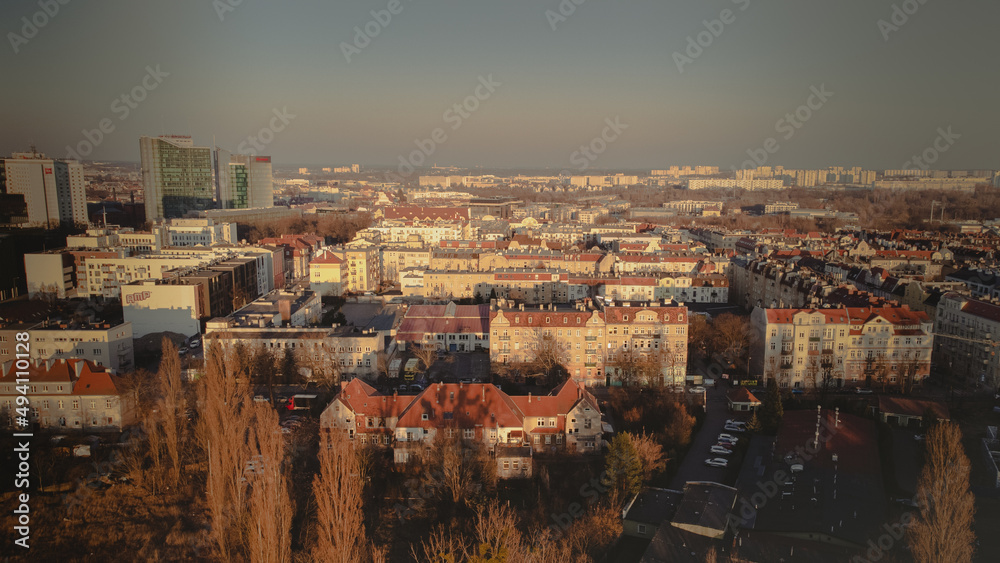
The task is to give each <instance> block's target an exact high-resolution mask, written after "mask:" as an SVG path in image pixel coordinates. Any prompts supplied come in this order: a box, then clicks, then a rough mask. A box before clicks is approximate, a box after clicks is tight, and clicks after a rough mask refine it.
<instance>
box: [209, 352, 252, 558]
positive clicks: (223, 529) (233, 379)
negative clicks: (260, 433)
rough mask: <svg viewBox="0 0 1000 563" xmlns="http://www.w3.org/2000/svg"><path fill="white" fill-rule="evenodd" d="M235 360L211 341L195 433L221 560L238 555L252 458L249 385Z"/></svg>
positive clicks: (245, 511) (211, 520)
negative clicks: (205, 465) (205, 464)
mask: <svg viewBox="0 0 1000 563" xmlns="http://www.w3.org/2000/svg"><path fill="white" fill-rule="evenodd" d="M238 365H239V362H238V361H237V360H236V359H235V358H233V357H232V355H231V354H228V355H227V354H225V353H224V352H222V351H220V350H219V349H218V348H217V347H213V348H212V349H211V351H210V352H208V354H207V357H206V358H205V376H204V377H203V378H202V379H201V381H200V386H199V389H198V391H199V404H200V405H201V411H200V416H199V417H198V437H199V441H200V445H201V450H202V451H203V452H204V455H205V459H206V460H207V461H208V471H207V474H206V476H205V496H206V501H207V502H206V504H207V506H208V513H209V521H210V522H211V529H212V538H213V540H214V542H215V545H216V547H217V549H218V551H219V558H220V559H222V560H226V561H229V560H234V559H239V557H238V555H239V552H240V547H241V546H242V545H243V529H242V526H243V523H244V522H245V518H246V517H247V515H246V513H247V502H246V501H247V485H246V482H247V481H246V479H245V477H244V472H245V471H246V469H247V465H248V462H249V461H250V456H251V452H250V447H249V444H248V443H247V429H248V428H250V426H251V423H252V416H251V410H250V405H251V404H252V402H251V400H250V390H249V386H248V384H247V378H246V374H245V373H239V372H236V371H235V370H234V368H235V367H237V366H238Z"/></svg>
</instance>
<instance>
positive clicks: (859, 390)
mask: <svg viewBox="0 0 1000 563" xmlns="http://www.w3.org/2000/svg"><path fill="white" fill-rule="evenodd" d="M854 392H855V393H857V394H858V395H871V394H872V392H873V391H872V390H871V389H864V388H862V387H858V388H856V389H854Z"/></svg>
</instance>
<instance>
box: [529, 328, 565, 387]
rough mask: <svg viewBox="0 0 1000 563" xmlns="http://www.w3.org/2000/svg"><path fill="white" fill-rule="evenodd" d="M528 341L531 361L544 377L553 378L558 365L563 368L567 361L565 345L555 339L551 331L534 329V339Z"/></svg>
mask: <svg viewBox="0 0 1000 563" xmlns="http://www.w3.org/2000/svg"><path fill="white" fill-rule="evenodd" d="M530 342H531V354H532V361H534V362H535V364H537V365H538V368H539V369H541V370H542V371H543V372H544V373H545V377H546V378H548V379H550V380H552V379H554V378H555V376H556V374H557V370H558V369H559V367H563V368H564V369H565V365H566V364H567V363H569V350H568V348H567V345H566V344H564V343H562V342H560V341H559V340H557V339H556V337H555V336H553V335H552V334H551V333H549V332H547V331H544V332H543V331H542V330H541V329H535V335H534V339H533V340H531V341H530ZM550 383H555V381H550Z"/></svg>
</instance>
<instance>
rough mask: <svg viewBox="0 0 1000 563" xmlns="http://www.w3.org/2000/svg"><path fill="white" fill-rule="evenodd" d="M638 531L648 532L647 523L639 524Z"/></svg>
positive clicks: (641, 532)
mask: <svg viewBox="0 0 1000 563" xmlns="http://www.w3.org/2000/svg"><path fill="white" fill-rule="evenodd" d="M636 531H637V532H639V533H640V534H645V533H646V525H645V524H639V525H638V526H637V527H636Z"/></svg>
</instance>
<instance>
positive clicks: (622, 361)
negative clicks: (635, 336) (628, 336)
mask: <svg viewBox="0 0 1000 563" xmlns="http://www.w3.org/2000/svg"><path fill="white" fill-rule="evenodd" d="M614 357H615V359H614V366H615V375H616V376H617V377H618V381H620V382H621V384H622V387H628V386H630V385H634V384H635V383H636V382H638V381H639V376H640V374H641V373H642V372H643V369H642V364H643V359H642V357H641V356H640V355H639V353H638V352H636V351H635V349H633V348H630V347H629V348H625V349H624V350H618V351H617V352H616V353H615V356H614Z"/></svg>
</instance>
